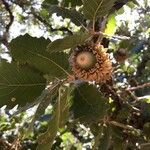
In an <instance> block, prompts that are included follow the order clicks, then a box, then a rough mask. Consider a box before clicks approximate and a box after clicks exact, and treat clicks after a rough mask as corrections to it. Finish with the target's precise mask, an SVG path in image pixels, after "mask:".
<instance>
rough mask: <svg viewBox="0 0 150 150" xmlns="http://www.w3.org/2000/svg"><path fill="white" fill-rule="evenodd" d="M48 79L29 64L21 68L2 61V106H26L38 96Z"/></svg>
mask: <svg viewBox="0 0 150 150" xmlns="http://www.w3.org/2000/svg"><path fill="white" fill-rule="evenodd" d="M45 85H46V81H45V79H44V78H43V76H41V75H40V74H39V73H37V72H34V71H33V70H31V69H30V68H29V67H27V66H23V67H21V68H19V67H18V66H17V65H16V64H14V63H8V62H6V60H1V61H0V106H4V105H7V106H8V107H9V108H12V107H14V106H15V105H17V104H19V106H24V105H26V104H27V103H30V102H32V101H34V100H35V98H36V97H38V96H39V95H40V94H41V92H42V90H44V88H45Z"/></svg>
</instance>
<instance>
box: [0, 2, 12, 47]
mask: <svg viewBox="0 0 150 150" xmlns="http://www.w3.org/2000/svg"><path fill="white" fill-rule="evenodd" d="M2 3H3V5H4V7H5V10H6V11H7V12H8V13H9V23H8V24H7V25H6V31H5V32H4V34H3V36H2V37H1V38H0V41H1V42H2V43H3V44H4V45H5V46H6V47H7V48H8V41H7V35H8V33H9V29H10V27H11V25H12V23H13V21H14V16H13V13H12V11H11V9H10V6H9V4H8V3H7V2H6V1H5V0H2Z"/></svg>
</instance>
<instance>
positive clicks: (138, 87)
mask: <svg viewBox="0 0 150 150" xmlns="http://www.w3.org/2000/svg"><path fill="white" fill-rule="evenodd" d="M148 86H150V82H147V83H144V84H142V85H138V86H136V87H131V88H128V89H126V91H135V90H137V89H142V88H145V87H148Z"/></svg>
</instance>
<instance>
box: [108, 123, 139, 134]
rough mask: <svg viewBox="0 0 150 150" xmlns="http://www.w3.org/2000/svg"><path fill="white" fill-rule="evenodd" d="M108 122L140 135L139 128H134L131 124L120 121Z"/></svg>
mask: <svg viewBox="0 0 150 150" xmlns="http://www.w3.org/2000/svg"><path fill="white" fill-rule="evenodd" d="M110 123H111V124H112V125H114V126H117V127H120V128H123V129H126V130H131V131H134V132H136V133H137V134H139V135H141V131H140V130H139V129H135V128H134V127H133V126H130V125H125V124H122V123H120V122H116V121H110Z"/></svg>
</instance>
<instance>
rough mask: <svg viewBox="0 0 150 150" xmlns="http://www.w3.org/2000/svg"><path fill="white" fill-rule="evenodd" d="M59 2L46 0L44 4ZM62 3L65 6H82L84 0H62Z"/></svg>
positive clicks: (57, 0)
mask: <svg viewBox="0 0 150 150" xmlns="http://www.w3.org/2000/svg"><path fill="white" fill-rule="evenodd" d="M58 3H59V0H45V1H44V2H43V5H47V6H48V5H57V4H58ZM61 5H63V6H65V7H69V6H71V7H74V6H80V5H82V1H81V0H62V1H61Z"/></svg>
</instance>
